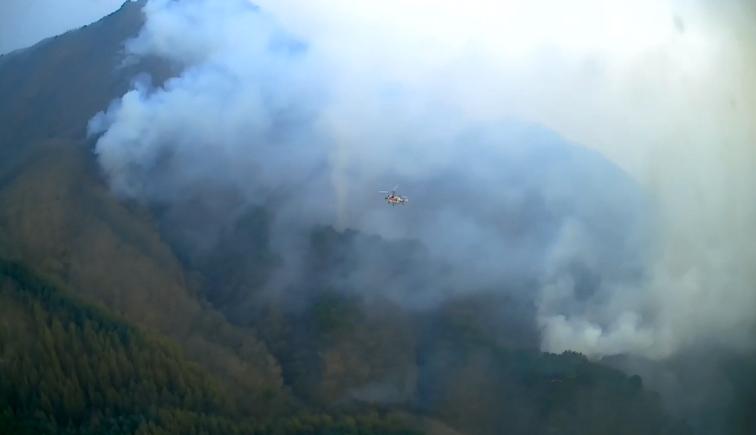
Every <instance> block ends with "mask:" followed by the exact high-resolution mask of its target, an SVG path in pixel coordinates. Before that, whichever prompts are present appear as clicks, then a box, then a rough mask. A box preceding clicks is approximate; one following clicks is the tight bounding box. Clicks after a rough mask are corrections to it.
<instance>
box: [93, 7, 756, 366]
mask: <svg viewBox="0 0 756 435" xmlns="http://www.w3.org/2000/svg"><path fill="white" fill-rule="evenodd" d="M603 3H604V2H598V1H587V0H586V1H578V2H573V3H571V4H569V5H565V4H562V2H559V4H551V3H548V2H535V3H534V2H504V3H502V2H487V1H481V2H477V3H475V4H474V5H473V6H471V7H470V8H464V10H459V9H458V8H455V7H452V6H450V5H447V4H445V3H439V2H432V4H431V3H429V2H423V1H416V2H409V3H407V2H398V1H384V2H375V3H371V4H370V5H365V4H362V3H361V2H341V1H337V0H332V1H328V0H323V1H317V2H306V3H305V4H300V2H287V1H278V2H270V4H268V3H267V2H264V1H263V2H260V8H257V7H256V6H253V5H251V4H250V3H247V2H244V1H240V0H239V1H236V0H229V1H226V2H218V1H209V0H208V1H206V0H184V1H178V2H173V1H166V0H152V1H150V2H149V3H148V4H147V5H146V7H145V14H146V17H147V21H146V24H145V27H144V29H143V30H142V32H141V34H140V35H139V37H138V38H136V39H135V40H133V41H131V42H129V44H128V49H129V52H130V53H131V54H132V55H135V56H140V55H159V56H162V57H164V58H167V59H169V60H170V61H172V62H175V63H176V64H177V65H178V66H180V69H181V73H180V74H179V75H178V76H177V77H175V78H173V79H171V80H169V81H168V82H166V83H165V84H163V85H162V86H159V87H154V86H152V85H151V84H150V83H149V82H148V81H146V80H142V81H139V82H138V84H137V85H135V87H134V89H133V90H132V91H130V92H129V93H127V94H126V95H124V96H123V97H122V98H121V99H119V100H118V101H116V102H114V104H113V105H112V106H111V107H110V108H109V109H108V110H107V111H105V112H103V113H101V114H100V115H98V116H97V117H95V119H93V121H92V123H91V126H90V127H91V130H92V131H93V132H95V133H98V134H101V136H100V137H99V139H98V142H97V146H96V152H97V155H98V158H99V161H100V163H101V165H102V167H103V169H104V171H105V173H106V174H107V176H108V178H109V180H110V183H111V185H112V187H113V189H114V191H115V192H117V193H118V194H120V195H123V196H126V197H133V198H139V199H143V200H146V201H153V202H159V203H177V202H181V201H183V200H188V199H190V198H193V197H195V196H197V195H205V196H206V197H208V198H209V197H217V193H218V192H231V193H230V194H228V195H227V196H224V198H226V199H225V200H222V201H221V202H220V203H219V205H218V206H217V212H216V213H217V215H218V216H219V217H220V218H222V219H226V220H227V221H228V222H231V221H233V219H234V217H235V216H236V215H238V214H239V213H241V212H242V210H243V209H244V208H245V207H247V206H249V205H251V204H255V205H265V206H271V207H273V208H274V210H275V219H274V224H273V227H274V230H273V238H274V242H275V245H276V247H277V249H278V250H279V251H281V252H284V253H285V254H287V255H288V257H287V262H288V264H289V267H290V269H289V270H287V274H288V275H290V274H291V273H292V272H293V271H294V270H296V264H297V262H298V259H297V258H296V252H298V251H299V250H298V249H297V247H298V244H299V243H302V240H301V237H300V236H301V235H302V234H303V233H304V232H305V231H306V230H307V229H308V228H310V227H311V226H312V225H316V224H329V225H335V226H336V227H338V228H342V229H345V228H354V229H358V230H362V231H365V232H368V233H377V234H381V235H383V236H385V237H390V238H412V239H418V240H420V241H421V242H422V244H423V245H424V246H425V247H426V249H427V255H428V256H429V257H431V259H432V263H433V264H450V265H453V267H451V268H450V269H448V270H450V271H449V272H448V274H445V275H443V279H442V278H439V277H436V278H435V279H433V276H434V274H432V273H429V270H430V269H429V270H428V271H422V270H421V271H418V273H419V274H420V275H421V278H423V279H422V280H421V279H419V278H418V281H417V282H421V281H422V282H426V288H425V289H422V288H421V289H418V291H417V292H412V293H411V294H407V293H406V292H404V291H402V290H404V289H406V286H405V287H402V286H400V287H398V288H396V289H393V290H392V289H391V288H388V289H387V290H386V291H387V293H388V296H389V297H392V298H394V299H397V300H399V301H404V302H406V303H407V304H408V305H413V306H427V305H428V304H433V303H434V302H438V301H439V300H440V299H441V298H443V297H444V295H446V294H448V292H459V291H471V290H470V289H474V290H477V289H491V288H499V287H501V288H504V287H507V285H508V283H511V282H522V281H525V282H531V283H533V285H534V287H535V288H536V290H531V291H532V292H533V293H534V294H531V295H530V296H529V297H532V298H533V300H534V301H535V303H536V305H537V310H538V322H539V325H540V326H541V327H542V333H543V347H544V348H545V349H546V350H552V351H561V350H564V349H575V350H579V351H582V352H585V353H588V354H592V355H602V354H613V353H621V352H634V353H639V354H644V355H649V356H664V355H668V354H671V353H673V352H675V351H676V350H677V349H679V348H681V347H685V346H687V345H689V344H691V343H692V342H695V341H708V340H712V341H726V342H727V343H728V344H729V345H732V346H736V347H743V346H746V344H747V343H749V339H750V338H752V337H753V334H754V315H753V313H754V308H755V307H756V291H754V289H753V288H752V283H753V282H756V276H753V273H754V272H753V268H750V267H748V266H749V264H750V263H751V262H752V261H753V260H754V258H756V257H755V255H756V252H754V249H755V248H754V246H756V245H753V244H752V243H748V237H747V236H748V235H749V234H751V233H752V232H753V229H754V228H753V225H754V223H753V222H756V220H754V219H753V218H754V217H756V216H755V215H756V201H754V199H753V196H752V193H753V187H752V186H754V185H756V184H754V183H753V181H756V180H753V177H754V175H753V174H754V172H753V170H752V169H754V168H753V165H754V161H755V160H754V159H753V157H754V156H753V149H752V143H753V139H754V138H755V135H754V131H753V127H751V126H750V123H749V122H748V115H749V114H752V113H753V109H754V107H753V104H754V103H753V100H752V99H750V98H749V97H753V90H754V88H753V87H752V83H751V81H750V80H751V79H750V77H751V76H749V72H753V69H752V66H753V65H754V64H753V56H751V57H748V55H747V53H748V52H747V51H745V48H747V47H744V46H743V45H742V43H741V42H740V41H743V40H747V39H745V38H744V35H743V34H738V33H737V32H738V31H739V30H740V29H743V28H745V27H737V26H735V27H732V28H728V27H727V26H726V24H728V23H730V21H731V20H729V18H728V17H730V16H732V15H734V14H735V13H738V14H740V16H742V11H736V9H737V7H738V6H737V4H735V3H733V4H732V5H730V6H728V7H731V8H732V11H726V12H723V13H722V14H721V15H713V14H712V11H711V10H709V9H707V8H708V7H709V5H707V4H704V3H701V4H698V5H695V6H692V5H691V4H690V3H686V5H685V6H683V5H682V4H677V3H676V2H674V1H669V2H661V4H660V3H659V2H651V1H648V2H636V3H634V4H633V7H626V6H623V5H622V4H613V5H611V7H609V6H606V5H604V4H603ZM431 10H432V11H433V13H430V12H429V11H431ZM544 10H548V11H551V12H552V13H549V14H544V13H543V12H542V11H544ZM712 16H714V17H715V18H710V17H712ZM556 17H558V18H559V19H556ZM641 21H642V22H643V25H642V26H641V25H640V24H639V23H640V22H641ZM745 36H747V35H745ZM563 138H569V141H568V140H565V139H563ZM574 144H582V145H585V146H588V147H590V148H593V149H594V150H595V151H590V150H587V149H584V148H582V147H581V146H578V145H574ZM606 158H608V159H609V160H611V161H612V162H614V164H616V165H618V166H619V168H618V167H615V166H613V165H612V164H610V163H609V162H608V161H607V160H606ZM620 168H621V169H620ZM628 174H629V175H628ZM631 177H632V178H631ZM395 183H398V184H400V185H401V186H402V190H403V191H404V192H405V193H407V194H408V195H410V197H411V201H412V202H411V204H410V206H409V207H406V208H403V209H391V208H387V207H385V206H384V205H383V204H381V203H380V196H379V195H378V194H377V193H374V192H375V191H376V190H380V189H385V188H390V187H391V186H392V185H393V184H395ZM228 198H231V199H228ZM222 219H221V220H222ZM356 251H357V253H359V252H360V251H359V250H356ZM372 260H373V259H371V258H369V256H368V258H366V260H365V261H366V263H367V264H370V261H372ZM423 272H425V273H426V275H423V274H422V273H423ZM360 273H361V274H360ZM360 273H358V274H357V275H358V276H357V277H355V279H356V280H357V282H361V281H370V280H371V279H373V278H375V277H374V276H372V275H371V269H370V268H369V267H368V268H367V269H364V270H362V271H360ZM410 281H411V280H410ZM446 289H450V290H448V291H447V290H446Z"/></svg>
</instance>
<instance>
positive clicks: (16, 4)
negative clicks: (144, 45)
mask: <svg viewBox="0 0 756 435" xmlns="http://www.w3.org/2000/svg"><path fill="white" fill-rule="evenodd" d="M124 1H125V0H65V1H61V0H2V1H0V54H4V53H7V52H9V51H13V50H16V49H18V48H24V47H28V46H30V45H33V44H35V43H37V42H38V41H40V40H42V39H44V38H47V37H49V36H54V35H58V34H60V33H63V32H66V31H68V30H71V29H74V28H77V27H80V26H83V25H85V24H89V23H92V22H94V21H97V20H98V19H100V18H101V17H103V16H105V15H107V14H108V13H110V12H113V11H114V10H116V9H118V7H119V6H120V5H122V4H123V3H124Z"/></svg>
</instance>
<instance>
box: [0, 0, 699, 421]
mask: <svg viewBox="0 0 756 435" xmlns="http://www.w3.org/2000/svg"><path fill="white" fill-rule="evenodd" d="M143 5H144V2H126V3H125V4H124V5H123V7H122V8H121V9H119V10H118V11H116V12H115V13H113V14H112V15H110V16H108V17H105V18H104V19H102V20H101V21H99V22H97V23H95V24H93V25H90V26H86V27H84V28H81V29H78V30H75V31H72V32H69V33H66V34H64V35H61V36H58V37H55V38H51V39H48V40H45V41H43V42H41V43H40V44H37V45H35V46H34V47H31V48H28V49H24V50H20V51H16V52H13V53H10V54H7V55H5V56H2V57H0V259H2V261H1V262H0V298H1V300H2V303H0V313H2V316H1V317H0V318H1V319H2V320H1V321H2V322H3V323H2V325H3V327H2V330H0V390H1V391H0V430H4V431H6V432H8V433H72V434H73V433H81V434H84V433H139V434H148V433H150V434H151V433H182V434H183V433H271V434H273V433H275V434H284V433H285V434H289V433H308V434H315V433H337V434H341V433H344V434H351V433H437V434H455V433H457V434H462V433H464V434H471V435H472V434H475V435H485V434H499V433H512V434H550V433H560V434H569V433H575V434H577V433H580V434H591V433H596V434H603V433H617V434H669V433H686V428H685V427H684V426H681V425H679V424H677V423H676V421H675V419H673V418H671V417H669V416H668V415H667V414H666V413H665V411H664V410H663V408H662V406H661V404H660V400H659V398H658V396H657V395H656V394H654V393H653V392H650V391H648V390H647V389H646V388H644V386H643V382H642V380H641V379H640V378H639V377H637V376H627V375H626V374H624V373H622V372H620V371H619V370H615V369H611V368H609V367H607V366H604V365H600V364H597V363H595V362H591V361H589V360H588V359H586V358H585V357H583V356H581V355H577V354H574V353H565V354H562V355H553V354H546V353H542V352H540V351H539V350H538V347H537V345H538V331H537V328H536V327H535V325H534V324H533V320H532V319H533V316H532V314H533V306H532V304H530V303H528V301H524V300H521V299H518V298H513V297H510V296H507V295H506V294H501V293H497V292H494V291H490V292H477V293H474V294H464V293H462V294H460V295H458V296H456V297H454V298H450V299H448V300H447V301H445V302H444V303H443V304H441V305H440V306H438V307H434V308H432V309H426V310H420V311H412V310H409V309H407V308H404V307H402V306H399V305H397V304H396V303H395V302H392V301H391V300H390V299H388V298H383V297H381V296H380V289H381V286H385V285H388V284H389V283H388V282H386V281H378V280H376V281H374V282H373V283H372V284H371V288H370V289H354V288H349V282H350V281H349V280H348V279H346V278H345V279H343V280H342V279H334V277H347V278H348V277H349V276H351V274H353V273H354V270H355V265H354V261H356V260H355V259H354V258H353V257H352V256H351V254H350V253H352V252H354V250H355V249H359V250H361V251H363V252H366V253H369V255H368V256H367V258H369V260H370V262H371V264H374V265H375V266H374V267H375V271H376V276H379V275H380V276H393V274H409V275H412V274H413V273H414V272H415V271H418V270H420V271H423V272H426V273H433V274H443V273H444V272H443V265H442V266H439V265H437V264H435V263H433V262H432V261H431V260H430V259H429V258H428V256H427V255H426V254H424V248H423V246H422V245H421V244H419V243H418V242H416V241H395V240H394V241H392V240H384V239H382V238H380V237H377V236H369V235H365V234H361V233H359V232H355V231H337V230H335V229H333V228H330V227H328V226H318V227H313V228H311V229H310V230H309V233H308V238H307V240H308V243H307V244H306V245H305V246H303V247H302V250H303V256H302V258H304V259H306V264H304V265H303V271H304V273H303V278H302V279H301V280H300V281H296V283H295V285H292V286H291V288H286V289H283V291H282V292H279V293H277V294H275V295H267V294H266V292H265V291H264V285H263V284H264V283H265V282H267V281H268V280H269V279H271V277H272V276H274V275H275V272H276V270H277V265H278V264H279V258H278V253H277V252H276V251H275V249H274V247H272V246H271V244H270V243H269V240H268V238H267V234H268V231H269V228H268V216H269V214H270V213H271V212H272V211H271V210H270V209H266V208H265V207H260V208H256V209H249V210H245V212H244V213H243V214H242V215H241V216H240V217H238V218H237V219H236V220H235V222H234V224H233V225H232V226H230V227H228V228H224V229H223V231H221V233H222V235H221V236H220V238H219V239H218V240H219V242H218V243H217V244H216V245H215V246H214V247H212V248H211V249H209V250H207V251H202V252H201V253H198V252H194V251H192V250H190V249H188V248H187V247H186V246H185V245H183V244H182V242H183V239H182V238H181V232H180V231H178V229H177V228H175V227H174V226H172V225H171V212H170V211H166V210H162V209H161V208H160V207H159V206H154V205H150V204H142V203H136V202H133V201H128V200H122V199H120V198H118V197H117V196H115V195H114V194H113V193H112V192H111V191H110V190H109V189H108V186H107V184H106V182H105V180H104V179H103V177H102V174H101V173H100V170H99V168H98V166H97V163H96V161H95V158H94V154H93V151H92V150H93V145H94V144H93V141H92V139H91V138H88V137H87V134H86V131H87V123H88V121H89V120H90V119H91V118H92V116H93V115H95V114H96V113H97V112H99V111H101V110H103V109H104V108H106V107H107V106H108V104H110V102H111V101H112V100H113V99H115V98H117V97H119V96H120V95H122V94H123V93H124V92H125V91H126V90H128V89H129V87H130V85H131V83H132V81H133V80H134V79H135V77H137V76H138V75H140V74H143V73H149V74H150V76H151V77H152V80H153V82H155V83H158V84H159V83H161V82H163V81H164V80H166V79H167V78H169V77H171V75H172V74H173V72H174V71H173V67H172V66H171V65H170V64H168V63H166V62H165V61H162V60H161V59H157V58H148V59H142V60H139V61H136V62H124V55H123V44H124V42H125V41H126V40H127V39H129V38H131V37H133V36H135V35H136V34H137V33H138V32H139V29H140V28H141V25H142V23H143V17H142V14H141V7H142V6H143ZM189 204H190V206H189V207H187V208H186V209H185V210H184V212H187V213H198V214H199V213H201V211H200V210H199V208H198V206H197V207H193V206H191V205H192V203H191V202H190V203H189ZM195 205H196V204H195ZM271 207H272V206H271ZM174 212H175V211H174ZM197 231H203V227H202V226H201V225H199V229H198V230H197ZM422 276H423V275H422V274H419V275H412V277H413V279H422ZM408 282H412V281H411V280H410V281H408ZM507 285H518V286H527V285H529V284H528V283H517V284H512V283H508V284H507ZM399 290H401V291H406V292H411V291H412V288H411V286H410V287H407V288H402V289H399ZM292 301H295V302H292Z"/></svg>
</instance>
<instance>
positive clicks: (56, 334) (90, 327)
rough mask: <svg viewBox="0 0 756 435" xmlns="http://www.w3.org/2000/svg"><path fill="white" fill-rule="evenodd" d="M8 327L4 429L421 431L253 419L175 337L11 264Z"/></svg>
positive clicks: (3, 307) (400, 423) (4, 300)
mask: <svg viewBox="0 0 756 435" xmlns="http://www.w3.org/2000/svg"><path fill="white" fill-rule="evenodd" d="M0 325H1V326H2V328H0V433H13V434H35V435H38V434H53V433H55V434H61V433H64V434H132V433H136V434H140V435H147V434H188V433H203V434H219V435H220V434H224V435H225V434H234V433H245V434H251V433H255V434H281V435H283V434H296V433H310V434H325V433H329V434H334V433H336V434H356V433H360V434H379V433H380V434H414V433H417V432H416V431H414V430H412V429H410V423H409V421H408V420H407V419H406V418H405V417H404V416H401V415H387V414H378V413H371V414H356V415H350V416H346V415H337V416H330V415H315V414H302V415H289V416H288V417H286V418H278V419H259V418H257V419H255V418H250V415H249V414H248V413H247V412H246V411H245V409H246V404H244V403H240V402H238V401H236V400H234V399H233V398H232V397H230V396H229V395H228V394H227V393H226V392H224V388H222V386H221V385H219V384H218V383H217V382H216V381H215V380H214V379H213V377H212V376H210V375H209V374H208V373H207V372H206V371H205V370H202V369H201V368H200V367H199V366H197V365H196V364H193V363H190V362H188V361H187V360H186V359H185V358H184V357H183V355H182V352H181V351H180V350H179V349H178V348H177V347H176V346H175V345H174V344H173V343H171V342H170V341H169V340H164V339H161V338H158V337H156V336H154V335H152V334H149V333H145V332H142V331H140V330H138V329H135V328H133V327H131V326H129V325H127V324H125V323H123V321H121V320H120V319H118V318H116V317H113V316H110V315H108V314H107V313H106V312H104V311H102V310H99V309H96V308H93V307H91V306H88V305H86V304H82V303H81V302H79V301H77V300H76V299H74V298H72V297H71V296H69V295H68V294H67V293H66V292H63V291H61V290H60V289H59V288H56V286H54V285H52V284H51V283H49V282H46V281H45V280H43V279H40V278H39V277H37V276H35V275H34V274H33V273H32V272H30V271H29V270H27V269H25V268H24V267H22V266H19V265H17V264H14V263H9V262H6V261H0Z"/></svg>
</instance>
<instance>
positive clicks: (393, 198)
mask: <svg viewBox="0 0 756 435" xmlns="http://www.w3.org/2000/svg"><path fill="white" fill-rule="evenodd" d="M398 188H399V186H394V188H393V189H391V191H388V190H379V191H378V193H383V194H384V195H386V198H385V199H386V203H388V204H391V205H392V206H394V205H403V204H406V203H408V202H409V198H407V197H406V196H402V195H399V194H397V193H396V189H398Z"/></svg>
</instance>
